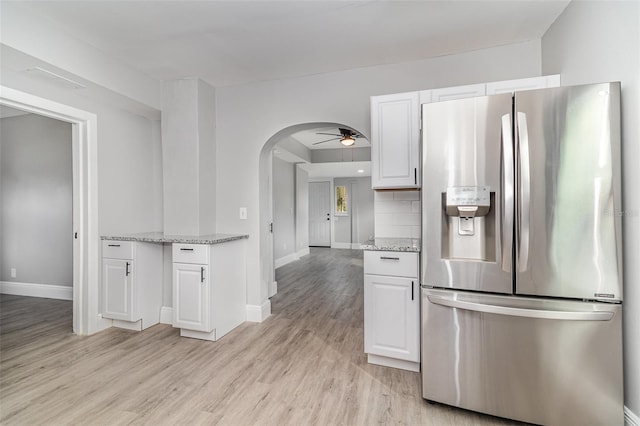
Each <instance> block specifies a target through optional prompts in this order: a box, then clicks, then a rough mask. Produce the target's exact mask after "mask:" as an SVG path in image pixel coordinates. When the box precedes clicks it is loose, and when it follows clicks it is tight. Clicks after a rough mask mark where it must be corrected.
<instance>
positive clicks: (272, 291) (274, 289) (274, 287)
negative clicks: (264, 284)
mask: <svg viewBox="0 0 640 426" xmlns="http://www.w3.org/2000/svg"><path fill="white" fill-rule="evenodd" d="M277 293H278V281H271V282H270V283H269V299H271V298H272V297H273V296H275V295H276V294H277Z"/></svg>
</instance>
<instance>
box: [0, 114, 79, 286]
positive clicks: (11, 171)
mask: <svg viewBox="0 0 640 426" xmlns="http://www.w3.org/2000/svg"><path fill="white" fill-rule="evenodd" d="M71 137H72V135H71V125H70V124H69V123H65V122H62V121H58V120H53V119H50V118H46V117H42V116H38V115H34V114H27V115H21V116H18V117H11V118H3V119H1V120H0V145H1V147H0V150H1V151H2V154H3V155H2V157H1V160H0V186H1V187H2V189H1V190H0V215H1V216H2V219H1V220H0V224H1V226H2V231H1V235H2V238H1V239H0V259H1V260H0V262H1V263H0V264H1V265H4V266H3V267H2V269H1V270H0V281H12V282H20V283H35V284H45V285H47V284H49V285H51V284H52V285H62V286H71V285H72V284H73V253H72V246H73V241H72V222H73V220H72V218H73V216H72V215H73V210H72V201H73V192H72V190H73V186H72V185H73V175H72V157H71ZM11 268H15V269H16V272H17V275H16V278H12V277H11V274H10V270H11Z"/></svg>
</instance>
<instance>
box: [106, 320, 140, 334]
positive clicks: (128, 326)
mask: <svg viewBox="0 0 640 426" xmlns="http://www.w3.org/2000/svg"><path fill="white" fill-rule="evenodd" d="M111 321H112V324H111V326H112V327H116V328H124V329H125V330H131V331H142V320H138V321H123V320H117V319H114V320H111Z"/></svg>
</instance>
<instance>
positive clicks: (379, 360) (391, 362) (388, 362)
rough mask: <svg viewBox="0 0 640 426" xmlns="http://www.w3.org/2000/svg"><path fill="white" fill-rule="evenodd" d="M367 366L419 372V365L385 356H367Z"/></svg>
mask: <svg viewBox="0 0 640 426" xmlns="http://www.w3.org/2000/svg"><path fill="white" fill-rule="evenodd" d="M367 362H368V363H369V364H376V365H382V366H384V367H392V368H399V369H401V370H409V371H415V372H416V373H419V372H420V363H419V362H411V361H405V360H403V359H395V358H388V357H386V356H380V355H374V354H367Z"/></svg>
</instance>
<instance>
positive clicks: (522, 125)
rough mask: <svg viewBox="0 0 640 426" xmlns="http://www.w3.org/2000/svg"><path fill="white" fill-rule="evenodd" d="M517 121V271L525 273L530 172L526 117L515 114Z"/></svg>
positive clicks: (520, 113)
mask: <svg viewBox="0 0 640 426" xmlns="http://www.w3.org/2000/svg"><path fill="white" fill-rule="evenodd" d="M517 120H518V125H517V128H518V156H519V166H520V209H519V213H518V215H519V217H520V222H519V236H520V238H519V244H518V271H519V272H523V271H526V270H527V268H528V267H529V265H528V264H529V231H530V230H529V226H530V218H529V215H530V208H531V171H530V164H529V132H528V131H527V115H526V114H525V113H524V112H518V113H517Z"/></svg>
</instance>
